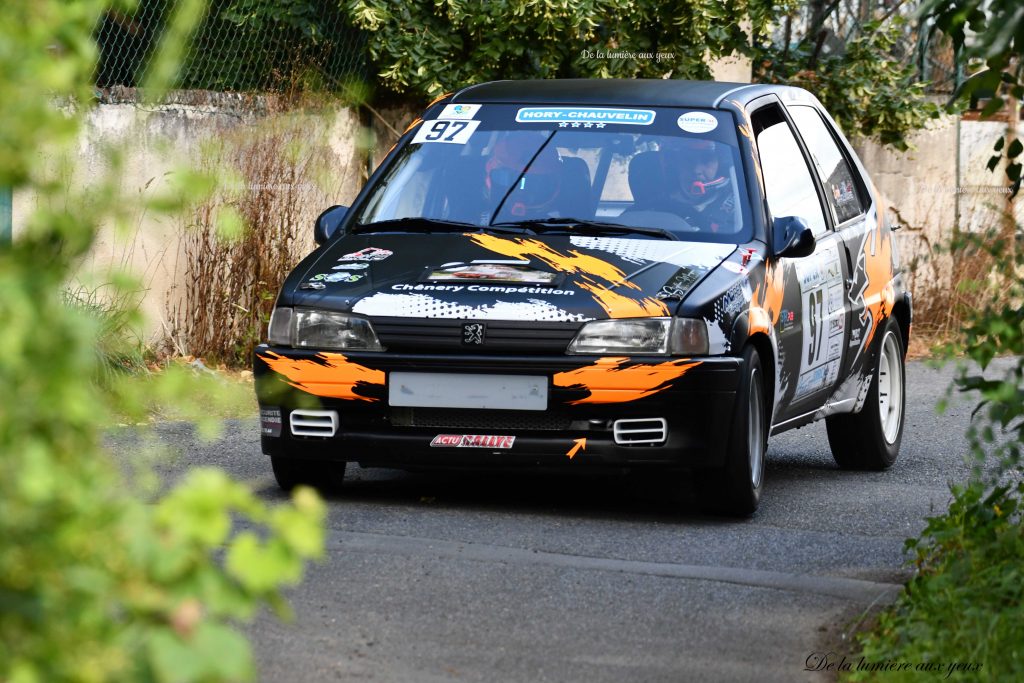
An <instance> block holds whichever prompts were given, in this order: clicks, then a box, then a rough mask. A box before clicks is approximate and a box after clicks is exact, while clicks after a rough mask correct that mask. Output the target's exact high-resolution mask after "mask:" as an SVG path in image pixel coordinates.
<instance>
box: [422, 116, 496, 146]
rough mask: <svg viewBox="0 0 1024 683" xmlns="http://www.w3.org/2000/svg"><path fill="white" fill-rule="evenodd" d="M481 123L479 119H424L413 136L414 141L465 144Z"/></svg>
mask: <svg viewBox="0 0 1024 683" xmlns="http://www.w3.org/2000/svg"><path fill="white" fill-rule="evenodd" d="M479 125H480V122H479V121H477V120H472V121H458V120H455V121H445V120H444V119H434V120H432V121H424V122H423V123H422V124H421V125H420V127H419V130H417V131H416V135H415V136H413V139H412V142H413V143H417V142H419V143H425V142H440V143H443V144H447V145H464V144H466V143H467V142H469V138H470V137H471V136H472V135H473V131H475V130H476V129H477V126H479Z"/></svg>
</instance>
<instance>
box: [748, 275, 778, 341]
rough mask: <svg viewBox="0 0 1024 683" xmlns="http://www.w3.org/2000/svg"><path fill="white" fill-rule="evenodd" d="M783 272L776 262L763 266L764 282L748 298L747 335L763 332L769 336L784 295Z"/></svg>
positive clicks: (776, 321) (776, 320) (776, 319)
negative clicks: (748, 318) (748, 324)
mask: <svg viewBox="0 0 1024 683" xmlns="http://www.w3.org/2000/svg"><path fill="white" fill-rule="evenodd" d="M784 274H785V271H784V270H783V266H782V264H781V263H779V262H778V261H772V262H771V263H768V264H766V265H765V269H764V282H763V283H762V284H760V285H758V286H757V287H756V288H754V295H753V296H752V297H751V298H750V330H749V332H748V334H751V335H753V334H755V333H757V332H763V333H765V334H767V335H771V333H772V330H773V329H775V324H776V323H778V322H779V315H780V314H781V313H782V298H783V295H784V294H785V293H786V283H785V277H784Z"/></svg>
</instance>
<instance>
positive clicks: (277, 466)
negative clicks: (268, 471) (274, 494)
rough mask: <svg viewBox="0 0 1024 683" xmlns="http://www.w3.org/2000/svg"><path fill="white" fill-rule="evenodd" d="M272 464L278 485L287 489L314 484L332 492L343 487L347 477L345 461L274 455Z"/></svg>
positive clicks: (271, 458)
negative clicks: (302, 458)
mask: <svg viewBox="0 0 1024 683" xmlns="http://www.w3.org/2000/svg"><path fill="white" fill-rule="evenodd" d="M270 465H271V467H273V469H274V478H275V479H276V480H277V485H278V486H280V487H281V488H282V489H283V490H285V491H291V490H292V489H293V488H295V487H296V486H299V485H304V486H312V487H313V488H315V489H317V490H319V491H320V492H321V493H332V492H336V491H338V490H339V489H340V488H341V484H342V481H343V480H344V478H345V465H346V463H344V462H329V461H323V460H300V459H298V458H289V457H281V456H276V455H272V456H270Z"/></svg>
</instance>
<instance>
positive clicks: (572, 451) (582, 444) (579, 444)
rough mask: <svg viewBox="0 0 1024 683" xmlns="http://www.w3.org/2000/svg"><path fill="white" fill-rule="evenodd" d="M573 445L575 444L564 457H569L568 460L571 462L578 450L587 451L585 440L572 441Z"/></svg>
mask: <svg viewBox="0 0 1024 683" xmlns="http://www.w3.org/2000/svg"><path fill="white" fill-rule="evenodd" d="M573 443H575V444H576V445H575V446H573V447H572V448H570V449H569V452H568V453H566V455H568V456H569V459H570V460H572V456H574V455H576V451H578V450H579V449H581V448H582V449H583V450H587V440H586V439H573Z"/></svg>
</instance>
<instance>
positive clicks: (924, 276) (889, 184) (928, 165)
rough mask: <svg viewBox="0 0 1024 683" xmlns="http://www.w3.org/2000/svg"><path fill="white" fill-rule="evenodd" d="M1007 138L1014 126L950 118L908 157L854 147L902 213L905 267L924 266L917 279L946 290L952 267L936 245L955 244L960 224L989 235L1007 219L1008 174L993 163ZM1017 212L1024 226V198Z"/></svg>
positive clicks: (917, 138) (915, 140)
mask: <svg viewBox="0 0 1024 683" xmlns="http://www.w3.org/2000/svg"><path fill="white" fill-rule="evenodd" d="M1005 133H1006V123H1000V122H990V121H970V120H966V121H963V120H961V121H958V119H957V117H952V116H947V117H944V118H943V119H941V120H940V121H938V122H936V123H934V124H932V125H931V126H929V127H928V128H927V129H926V130H923V131H919V132H917V133H915V134H914V135H912V136H911V137H910V138H909V139H908V142H909V143H910V144H911V145H912V147H913V148H912V149H911V150H909V151H907V152H898V151H896V150H893V149H890V148H885V147H882V146H881V145H879V144H877V143H874V142H871V141H863V140H860V141H856V142H855V143H854V146H855V147H856V148H857V154H858V156H860V158H861V161H863V162H864V165H865V167H866V168H867V170H868V173H869V174H870V175H871V178H872V180H873V181H874V183H875V187H876V189H877V190H878V191H879V193H880V194H881V195H882V198H883V200H884V201H885V203H886V205H887V206H889V207H891V208H892V209H895V211H896V212H897V215H898V220H899V222H900V224H901V225H902V226H903V228H902V229H901V230H900V231H898V232H897V240H898V243H899V246H900V249H901V252H902V254H903V261H904V263H907V264H917V266H918V267H917V269H916V271H915V272H914V274H913V275H914V276H915V277H916V278H917V279H918V281H919V282H922V283H924V282H927V283H931V284H937V285H939V286H941V285H942V283H943V282H944V281H945V280H946V277H948V274H949V272H948V268H949V264H948V263H945V262H942V261H941V260H932V261H931V262H929V261H928V258H930V247H931V246H934V245H939V244H942V243H943V242H944V241H946V240H948V239H949V238H950V236H951V235H952V234H953V230H954V227H955V226H957V225H958V224H959V226H960V229H961V230H973V231H981V230H985V229H987V228H989V227H997V226H999V225H1000V222H1001V221H1003V220H1004V219H1003V215H1004V214H1003V212H1004V211H1005V210H1006V209H1007V208H1008V207H1010V206H1011V204H1009V203H1008V201H1007V198H1008V195H1007V192H1006V186H1007V180H1006V176H1005V175H1004V172H1003V169H1002V168H997V169H996V171H995V172H989V171H988V170H987V169H986V163H987V161H988V159H989V157H990V156H991V155H992V146H993V145H994V144H995V142H996V140H997V139H998V138H999V137H1000V136H1001V135H1005ZM1021 134H1024V127H1021V128H1020V129H1019V132H1018V135H1021ZM958 149H959V155H958V154H957V150H958ZM958 156H959V158H958ZM1012 208H1013V210H1014V213H1015V215H1016V220H1017V221H1018V222H1024V199H1022V200H1020V201H1016V202H1014V203H1013V204H1012Z"/></svg>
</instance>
